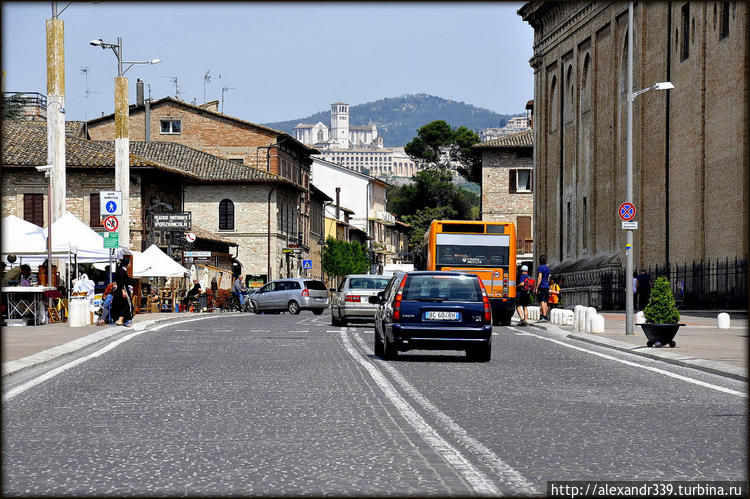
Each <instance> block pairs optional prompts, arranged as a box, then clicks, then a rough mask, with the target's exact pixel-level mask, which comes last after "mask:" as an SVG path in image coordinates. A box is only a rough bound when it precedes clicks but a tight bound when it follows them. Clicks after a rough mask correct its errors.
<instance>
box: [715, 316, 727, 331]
mask: <svg viewBox="0 0 750 499" xmlns="http://www.w3.org/2000/svg"><path fill="white" fill-rule="evenodd" d="M716 320H717V322H718V327H719V329H729V314H728V313H726V312H722V313H720V314H719V316H718V317H717V318H716Z"/></svg>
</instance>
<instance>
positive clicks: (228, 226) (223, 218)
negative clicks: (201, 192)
mask: <svg viewBox="0 0 750 499" xmlns="http://www.w3.org/2000/svg"><path fill="white" fill-rule="evenodd" d="M219 230H234V203H233V202H231V201H230V200H228V199H222V200H221V202H220V203H219Z"/></svg>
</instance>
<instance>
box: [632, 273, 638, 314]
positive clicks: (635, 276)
mask: <svg viewBox="0 0 750 499" xmlns="http://www.w3.org/2000/svg"><path fill="white" fill-rule="evenodd" d="M633 307H634V308H638V272H633Z"/></svg>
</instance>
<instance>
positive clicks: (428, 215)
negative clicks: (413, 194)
mask: <svg viewBox="0 0 750 499" xmlns="http://www.w3.org/2000/svg"><path fill="white" fill-rule="evenodd" d="M456 215H457V212H456V210H455V209H454V208H453V207H451V206H435V207H432V208H422V209H420V210H417V211H416V212H415V213H414V214H413V215H405V216H404V217H403V220H404V222H406V223H408V224H409V225H411V227H412V231H411V234H410V235H409V246H410V247H411V248H412V249H413V250H418V249H419V247H420V246H421V245H422V239H424V234H425V232H427V228H428V227H429V226H430V224H431V223H432V221H433V220H451V219H456V218H460V217H457V216H456Z"/></svg>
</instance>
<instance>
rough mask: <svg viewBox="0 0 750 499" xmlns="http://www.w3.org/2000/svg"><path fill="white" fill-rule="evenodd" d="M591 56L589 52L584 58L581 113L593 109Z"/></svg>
mask: <svg viewBox="0 0 750 499" xmlns="http://www.w3.org/2000/svg"><path fill="white" fill-rule="evenodd" d="M590 65H591V57H590V56H589V54H588V52H587V53H586V56H585V57H584V58H583V72H582V76H581V114H583V113H585V112H586V111H588V110H590V109H591V85H590V84H589V69H590Z"/></svg>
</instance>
